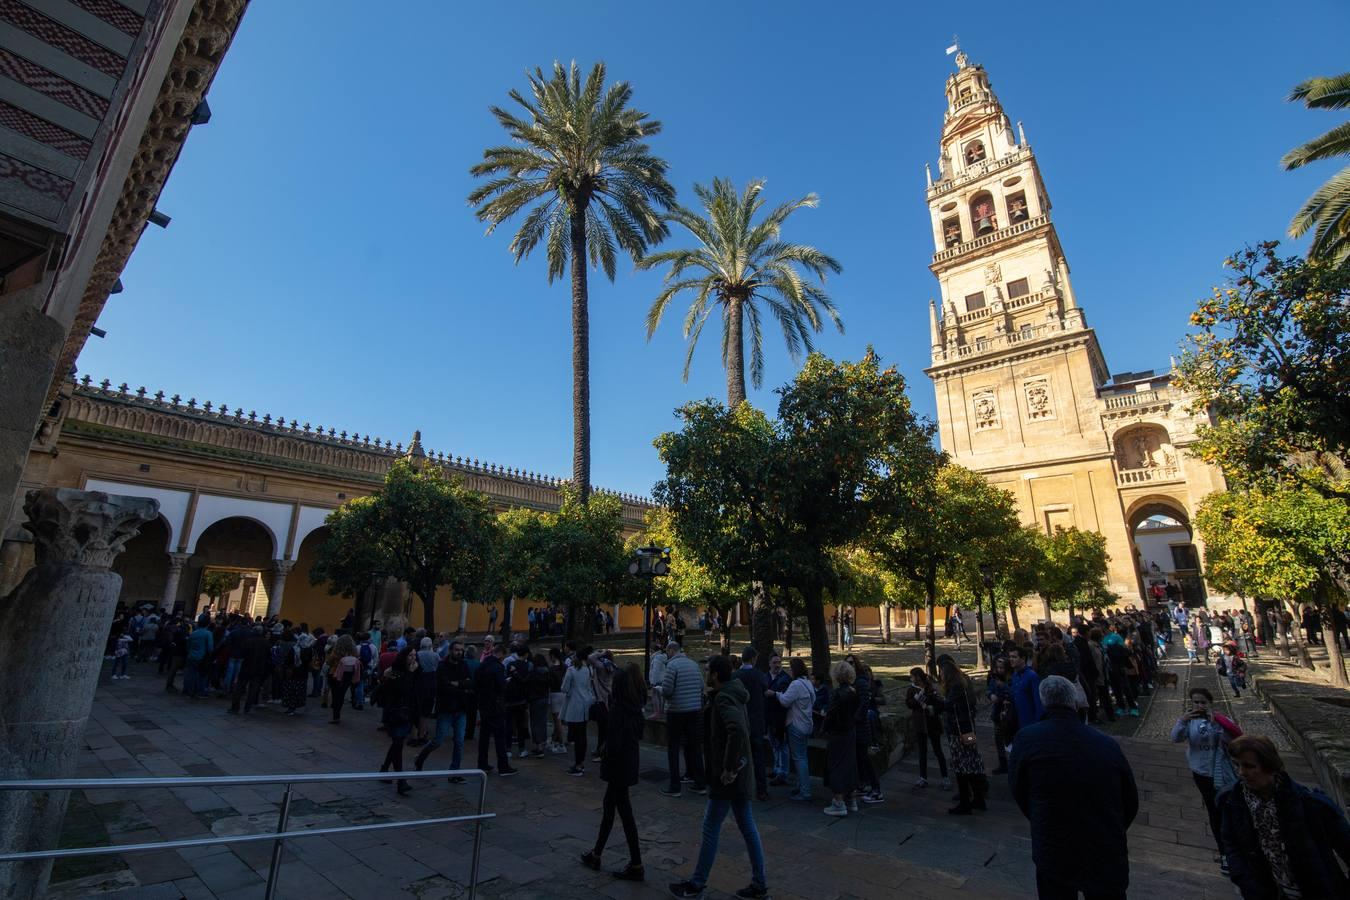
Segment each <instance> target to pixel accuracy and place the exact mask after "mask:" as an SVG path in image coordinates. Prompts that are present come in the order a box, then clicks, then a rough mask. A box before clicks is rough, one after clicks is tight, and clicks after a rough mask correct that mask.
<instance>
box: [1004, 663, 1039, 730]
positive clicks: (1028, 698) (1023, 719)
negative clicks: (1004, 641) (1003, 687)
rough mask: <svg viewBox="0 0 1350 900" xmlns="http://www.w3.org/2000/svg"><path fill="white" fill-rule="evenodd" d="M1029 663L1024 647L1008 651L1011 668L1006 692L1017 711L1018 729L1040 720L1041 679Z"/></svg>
mask: <svg viewBox="0 0 1350 900" xmlns="http://www.w3.org/2000/svg"><path fill="white" fill-rule="evenodd" d="M1029 662H1030V660H1028V659H1027V650H1026V648H1025V647H1014V648H1012V649H1011V650H1009V651H1008V664H1009V666H1010V667H1011V668H1012V677H1011V678H1010V679H1009V681H1008V692H1009V694H1011V695H1012V702H1013V707H1014V708H1015V709H1016V710H1017V727H1018V728H1019V729H1020V728H1025V727H1026V726H1028V725H1034V724H1035V723H1037V722H1039V721H1040V720H1041V695H1040V684H1041V677H1040V676H1039V675H1037V674H1036V670H1035V669H1033V668H1032V667H1031V666H1030V665H1028V663H1029Z"/></svg>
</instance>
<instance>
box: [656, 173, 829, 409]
mask: <svg viewBox="0 0 1350 900" xmlns="http://www.w3.org/2000/svg"><path fill="white" fill-rule="evenodd" d="M763 190H764V181H763V180H762V179H761V180H756V181H752V182H750V184H748V185H747V186H746V188H745V191H744V192H742V193H740V194H738V193H737V192H736V188H735V187H734V186H733V185H732V183H731V181H730V180H729V179H721V178H715V179H713V183H712V187H711V188H708V187H705V186H703V185H695V186H694V193H695V194H697V195H698V198H699V200H700V201H702V203H703V211H702V213H699V212H696V211H694V210H691V209H687V208H685V207H682V206H679V207H675V208H674V209H673V210H672V212H671V213H670V215H669V216H668V217H667V218H668V219H669V220H670V221H672V222H676V223H678V224H680V225H682V226H684V227H685V228H686V229H687V230H688V231H689V232H690V233H691V234H692V235H693V236H694V237H695V238H697V239H698V242H699V246H697V247H693V248H690V249H686V250H666V251H663V252H661V253H654V254H652V255H651V256H646V257H643V258H642V259H641V260H640V261H639V262H638V267H639V268H642V269H651V268H655V267H656V266H661V265H665V264H667V263H669V264H670V270H669V271H668V272H667V273H666V277H665V287H664V288H663V289H662V291H661V293H660V295H659V296H657V298H656V300H655V301H654V302H653V303H652V306H651V309H650V310H648V311H647V339H648V340H651V337H652V335H653V334H655V333H656V327H657V326H658V325H660V324H661V317H662V316H663V315H664V314H665V312H666V307H668V306H669V305H670V301H671V300H672V299H674V297H675V296H676V295H677V294H680V293H683V292H686V291H687V292H690V293H692V294H693V302H692V303H690V305H689V311H688V312H687V313H685V317H684V337H685V339H686V340H688V341H689V351H688V353H687V354H686V356H685V359H684V379H685V381H688V380H689V366H690V363H691V362H692V361H693V358H694V348H695V347H696V346H698V339H699V335H701V334H702V333H703V326H704V325H705V324H707V321H708V319H709V317H710V316H711V315H712V313H713V311H714V310H717V311H720V313H721V316H722V365H723V366H724V367H725V368H726V370H727V404H728V405H729V406H732V407H735V406H738V405H739V404H740V403H741V401H743V400H744V399H745V331H746V326H748V327H749V332H750V380H751V383H752V384H754V386H755V387H756V388H758V387H759V386H760V385H761V383H762V382H763V379H764V347H763V343H764V335H763V331H762V329H761V320H762V317H763V315H764V312H765V311H766V310H767V312H768V314H769V315H772V316H773V317H774V318H775V319H777V320H778V324H779V325H780V326H781V327H782V329H783V339H784V340H785V341H786V343H787V348H788V352H789V353H790V354H792V357H793V359H794V360H795V359H798V358H799V357H800V356H801V354H802V352H803V351H805V352H807V353H809V352H811V350H813V349H814V344H813V341H812V339H811V335H812V334H813V333H818V332H819V331H820V330H821V328H822V327H823V324H824V318H825V317H828V318H829V319H830V321H832V322H834V324H835V326H836V327H837V328H838V329H839V331H840V333H843V331H844V324H843V322H841V321H840V319H839V313H838V311H837V310H836V309H835V308H834V303H833V301H831V300H830V298H829V296H828V295H827V294H826V293H825V290H824V287H823V285H824V282H825V278H826V275H827V274H828V273H830V272H834V273H839V272H842V271H843V267H841V266H840V265H839V263H838V261H837V260H835V259H834V257H832V256H827V255H826V254H824V253H822V252H821V251H819V250H817V249H816V248H815V247H808V246H806V245H804V244H789V243H786V242H785V241H783V240H782V239H781V237H780V232H781V231H782V227H783V223H784V222H785V221H786V220H787V218H788V216H790V215H792V213H794V212H796V211H797V210H799V209H801V208H802V207H805V206H815V205H816V204H817V202H818V201H817V199H816V195H815V194H807V195H806V196H805V197H802V198H801V199H800V200H794V201H792V202H790V203H784V204H783V205H782V206H779V207H778V208H777V209H775V210H773V211H772V212H771V213H769V214H768V216H766V217H765V218H764V219H763V220H762V221H760V222H759V223H758V224H756V223H755V222H754V219H755V215H756V214H757V213H758V212H759V210H760V208H761V207H762V206H763V205H764V200H763V198H762V197H761V196H760V195H761V193H762V192H763ZM799 270H800V271H799ZM804 273H805V274H806V275H809V276H812V277H811V278H808V277H803V274H804ZM812 278H814V281H813V280H812Z"/></svg>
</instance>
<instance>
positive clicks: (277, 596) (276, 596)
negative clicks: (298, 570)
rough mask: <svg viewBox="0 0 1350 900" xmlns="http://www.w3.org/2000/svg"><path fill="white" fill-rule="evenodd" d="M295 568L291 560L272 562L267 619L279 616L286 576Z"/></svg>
mask: <svg viewBox="0 0 1350 900" xmlns="http://www.w3.org/2000/svg"><path fill="white" fill-rule="evenodd" d="M294 568H295V560H293V559H274V560H272V584H271V585H270V586H269V587H268V589H267V617H268V618H269V619H270V618H271V617H272V616H279V615H281V597H282V595H283V594H284V593H285V592H286V576H287V575H289V574H291V569H294Z"/></svg>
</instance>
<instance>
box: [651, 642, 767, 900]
mask: <svg viewBox="0 0 1350 900" xmlns="http://www.w3.org/2000/svg"><path fill="white" fill-rule="evenodd" d="M708 687H709V689H710V690H711V691H712V700H711V702H710V703H709V704H708V707H707V710H706V711H705V713H704V715H705V716H706V718H707V727H706V729H705V731H704V733H705V734H707V735H708V741H707V743H706V744H705V745H704V749H705V751H706V753H707V766H706V768H707V772H708V807H707V809H706V810H705V811H704V813H703V845H702V846H701V847H700V848H699V854H698V864H697V865H696V866H695V868H694V874H693V875H692V876H691V877H690V878H689V880H688V881H681V882H678V883H676V884H672V885H670V894H671V896H672V897H683V898H698V897H702V896H703V890H704V887H705V886H706V885H707V883H708V875H709V873H710V871H711V870H712V864H713V862H714V860H716V858H717V833H718V832H719V831H721V829H722V823H723V822H724V821H725V820H726V817H727V813H732V814H733V815H735V817H736V826H737V827H738V828H739V829H740V831H741V837H743V838H745V851H746V853H747V855H749V857H750V871H751V881H750V884H749V886H748V887H745V888H742V889H741V890H740V891H738V892H737V894H736V896H738V897H743V898H747V900H753V898H757V897H768V896H769V890H768V886H767V885H766V883H765V875H764V845H763V844H762V843H761V842H760V839H759V832H758V831H757V830H756V829H755V817H754V814H753V813H752V812H751V804H750V798H751V797H752V796H753V795H754V793H755V776H754V766H752V765H751V764H750V723H749V721H748V720H747V718H746V715H745V706H746V702H747V701H748V700H749V699H750V698H749V692H748V691H746V689H745V685H744V684H742V683H741V682H740V681H738V680H737V679H736V678H735V677H733V675H732V662H731V657H729V656H714V657H713V658H712V659H710V660H709V661H708ZM710 836H711V837H710Z"/></svg>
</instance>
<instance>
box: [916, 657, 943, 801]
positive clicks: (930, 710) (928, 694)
mask: <svg viewBox="0 0 1350 900" xmlns="http://www.w3.org/2000/svg"><path fill="white" fill-rule="evenodd" d="M905 705H906V706H908V707H909V711H910V712H909V714H910V719H911V720H912V721H913V723H914V739H915V742H916V743H917V744H918V745H919V778H918V780H917V781H915V782H914V786H915V787H916V788H926V787H928V748H929V747H930V746H931V747H932V748H933V755H934V756H935V757H937V761H938V770H939V771H940V772H941V773H942V789H943V790H944V791H945V790H949V789H950V788H951V786H952V785H951V781H950V780H949V779H948V778H947V757H946V756H945V755H944V754H943V752H942V718H941V717H940V716H939V715H938V712H939V707H940V706H941V705H942V696H941V695H940V694H939V693H938V691H937V688H936V687H934V686H933V681H932V679H930V678H929V677H928V673H927V672H925V671H924V670H923V669H920V668H919V667H918V666H915V667H914V668H912V669H910V670H909V687H908V688H907V689H906V690H905Z"/></svg>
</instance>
